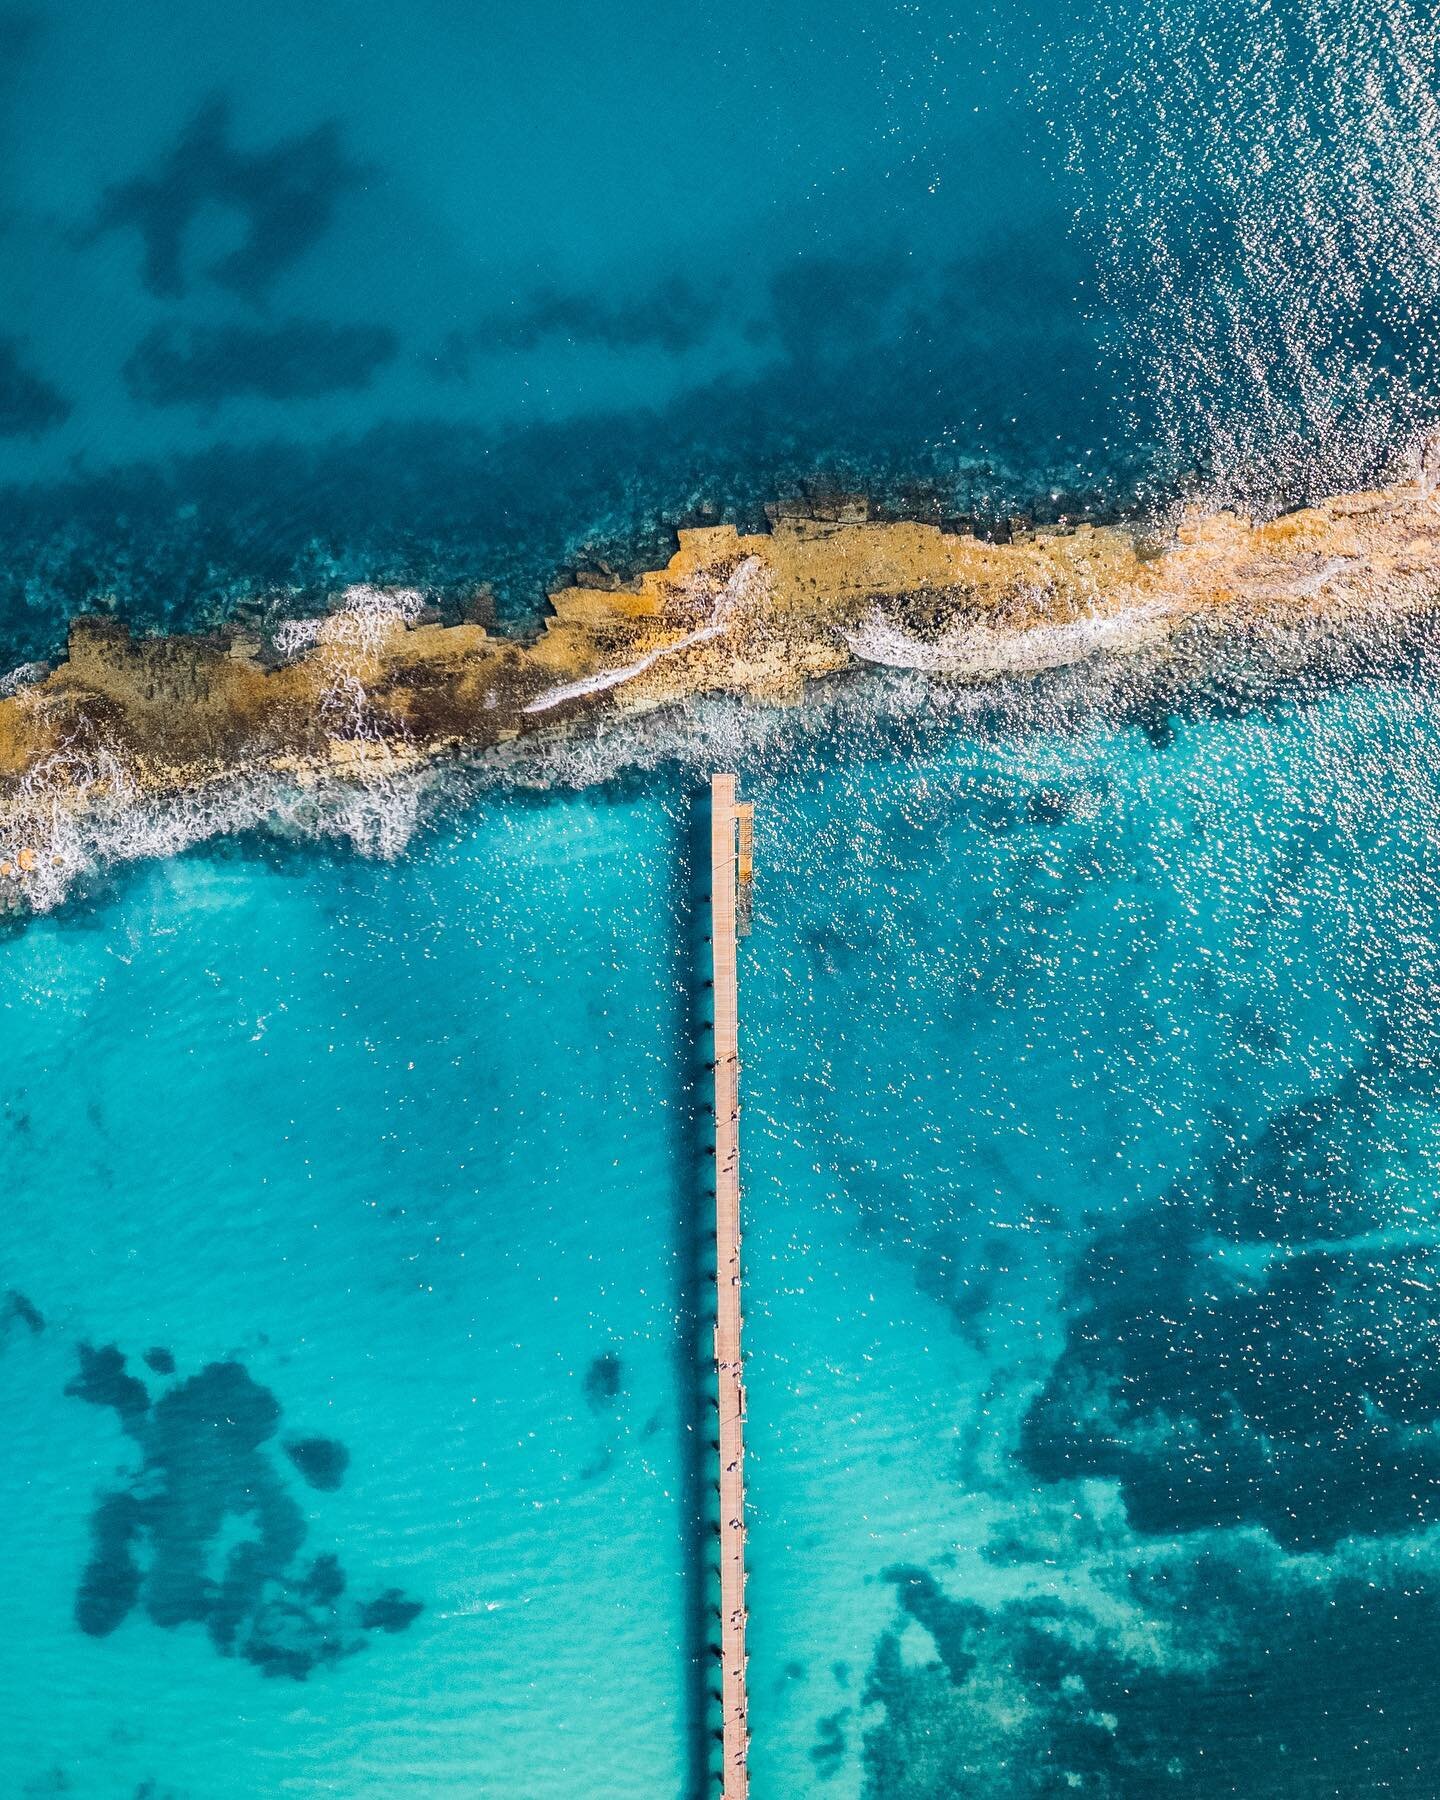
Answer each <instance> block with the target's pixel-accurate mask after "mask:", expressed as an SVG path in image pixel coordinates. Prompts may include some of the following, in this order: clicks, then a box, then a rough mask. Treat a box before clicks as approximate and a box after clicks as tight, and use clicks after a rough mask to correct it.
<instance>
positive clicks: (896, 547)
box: [0, 484, 1440, 905]
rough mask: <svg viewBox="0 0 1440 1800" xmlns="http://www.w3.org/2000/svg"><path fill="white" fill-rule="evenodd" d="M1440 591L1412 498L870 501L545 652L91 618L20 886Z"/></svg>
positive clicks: (683, 540)
mask: <svg viewBox="0 0 1440 1800" xmlns="http://www.w3.org/2000/svg"><path fill="white" fill-rule="evenodd" d="M1437 596H1440V499H1437V496H1436V495H1435V494H1434V493H1432V492H1430V491H1429V490H1428V487H1426V486H1423V485H1418V484H1405V485H1399V486H1395V487H1392V488H1385V489H1379V490H1376V491H1373V492H1366V493H1354V494H1346V495H1341V496H1339V497H1337V498H1335V499H1332V500H1329V501H1327V502H1325V503H1324V504H1322V505H1319V506H1315V507H1311V508H1307V509H1306V510H1304V511H1300V512H1295V513H1291V514H1288V515H1285V516H1283V517H1281V518H1278V519H1274V520H1270V521H1267V522H1264V523H1261V524H1249V523H1247V522H1245V521H1243V520H1241V519H1238V518H1236V517H1234V516H1233V515H1230V514H1216V515H1211V516H1208V517H1192V518H1190V519H1189V520H1187V521H1186V522H1185V523H1184V524H1183V525H1182V526H1181V527H1180V529H1179V531H1178V533H1177V534H1176V536H1175V538H1174V541H1173V542H1171V543H1170V544H1169V545H1167V546H1165V547H1163V548H1162V547H1160V546H1157V545H1147V544H1146V543H1145V542H1144V541H1143V540H1138V539H1137V538H1136V537H1135V536H1134V535H1133V534H1132V533H1130V532H1128V531H1125V530H1122V529H1120V528H1117V527H1087V526H1081V527H1080V528H1078V529H1075V530H1071V531H1056V532H1037V533H1035V534H1033V535H1030V536H1023V537H1020V538H1017V539H1015V540H1014V541H1011V542H1009V543H1005V544H995V543H989V542H985V541H982V540H980V539H977V538H974V537H969V536H960V535H955V534H951V533H946V532H943V531H941V530H939V529H938V528H936V527H935V526H932V525H921V524H903V523H900V524H897V523H879V522H873V521H870V520H868V519H866V518H865V517H864V516H863V507H855V506H851V507H849V508H846V509H843V510H840V511H838V512H837V514H836V516H835V517H833V518H828V519H824V518H818V519H817V518H814V517H803V518H801V517H789V516H781V517H779V518H777V519H776V521H775V524H774V527H773V529H772V530H771V531H769V532H767V533H764V534H757V535H743V536H742V535H741V534H739V533H738V532H737V531H736V530H734V529H733V528H731V527H728V526H715V527H710V528H706V529H701V530H694V531H684V532H682V533H681V534H680V541H679V548H678V550H677V551H676V553H675V555H674V556H673V557H672V558H671V560H670V562H669V563H668V564H667V565H666V567H665V568H663V569H659V570H655V571H652V572H649V573H647V574H644V575H643V576H641V577H640V578H639V579H638V580H637V581H634V582H633V583H630V584H628V585H625V584H621V583H619V582H618V581H616V580H615V579H614V578H607V577H599V578H597V577H590V578H588V579H585V580H582V581H578V582H577V584H576V585H574V586H571V587H566V588H564V589H562V590H561V591H559V592H557V593H555V594H553V595H552V596H551V602H550V606H551V610H550V614H549V616H548V617H547V619H546V620H545V623H544V628H543V629H542V630H540V631H539V632H537V634H536V635H535V636H534V637H533V638H531V639H529V640H527V641H519V640H516V639H514V638H509V637H505V636H502V635H496V634H493V633H491V632H488V631H487V630H486V629H485V628H484V627H482V626H480V625H477V624H459V625H449V626H445V625H438V624H427V623H423V622H421V614H422V611H423V609H422V607H421V603H420V598H419V596H418V595H417V594H415V593H413V592H409V591H405V590H384V589H374V588H364V589H352V590H349V591H348V592H347V594H346V595H344V596H343V597H342V600H341V604H340V606H339V607H338V609H337V610H336V611H335V612H334V613H332V614H331V615H330V616H329V617H328V618H326V619H323V620H320V621H311V622H299V621H297V622H292V623H291V624H290V625H288V626H286V627H283V628H282V629H281V630H280V631H278V632H277V633H275V634H274V635H273V636H272V637H271V638H269V639H267V638H262V637H261V636H259V635H257V634H254V633H251V632H248V631H240V630H236V631H233V632H229V633H223V634H217V635H207V636H174V637H156V638H133V637H131V635H130V634H129V632H128V631H127V629H126V628H125V626H124V625H122V624H119V623H117V622H115V621H113V620H111V619H109V618H93V617H87V618H79V619H77V620H76V621H75V622H74V625H73V627H72V630H71V634H70V644H69V653H68V657H67V659H66V660H65V661H64V662H63V663H61V664H60V665H58V666H57V667H56V668H55V669H53V670H52V671H50V672H49V673H47V674H45V675H44V676H43V678H41V679H39V680H35V681H32V682H30V684H29V685H26V686H23V687H21V688H20V689H19V691H17V692H15V693H13V694H12V695H10V696H9V697H8V698H5V699H0V892H3V893H6V894H8V895H9V896H10V897H11V899H12V902H13V901H22V900H23V901H28V902H29V903H31V904H41V905H43V904H47V903H48V900H49V898H51V897H53V896H54V895H55V894H56V893H58V892H59V891H60V890H61V889H62V888H63V886H64V885H65V879H66V878H65V875H64V865H65V862H66V859H67V856H74V855H78V854H80V852H79V851H78V850H77V849H76V848H74V846H75V844H76V843H77V842H78V841H79V838H78V837H77V833H78V834H79V837H83V829H84V823H85V819H86V816H87V815H88V814H91V813H96V812H99V811H104V810H106V809H109V810H111V811H113V810H114V809H115V808H117V807H124V806H133V805H134V804H136V803H137V802H139V801H142V800H147V799H148V800H158V799H165V800H168V801H171V802H177V801H181V800H185V799H186V798H187V797H189V798H191V799H195V798H199V797H203V796H204V795H205V794H206V793H207V792H208V793H213V792H215V791H217V790H219V789H223V788H224V787H225V785H226V784H233V783H235V782H237V781H242V780H243V781H248V782H254V781H255V780H256V779H257V778H270V779H272V780H273V779H280V780H283V781H285V782H286V783H288V784H290V785H291V786H292V787H294V788H299V789H305V788H307V787H315V786H317V785H325V784H334V783H337V782H340V783H348V784H358V785H362V786H363V785H364V784H367V783H374V782H377V781H386V780H391V779H393V778H394V777H395V776H397V775H398V774H400V773H402V772H404V771H405V770H408V769H413V768H415V767H417V766H419V765H423V764H424V763H425V762H427V761H429V760H431V759H434V758H437V757H442V756H447V755H454V754H460V755H469V754H476V753H481V752H484V751H486V750H487V749H490V748H492V747H494V746H498V745H502V744H506V743H511V742H516V741H518V740H522V739H523V738H524V737H525V736H526V734H528V733H532V732H546V733H553V731H554V730H555V729H556V728H557V727H562V728H563V726H564V725H565V724H566V723H569V722H573V721H575V720H576V719H577V718H585V717H590V716H592V715H596V714H598V713H600V712H602V711H604V710H612V711H613V710H617V709H618V710H623V711H627V712H633V711H636V710H642V709H650V708H655V707H663V706H666V705H668V704H671V703H673V702H676V701H678V700H681V699H683V698H685V697H686V696H689V695H694V694H699V693H707V692H730V693H734V694H737V695H743V696H746V697H748V698H750V699H752V700H754V701H757V702H760V703H771V704H775V703H786V702H789V701H793V700H795V699H797V698H798V697H799V696H800V695H801V694H802V693H803V691H804V688H805V684H806V683H807V682H808V681H811V680H814V679H816V678H819V677H823V676H827V675H832V674H835V673H837V672H839V671H840V670H842V669H844V668H846V667H847V666H849V665H852V664H854V663H855V662H856V661H857V660H861V661H871V662H879V663H890V664H899V665H901V666H905V667H909V668H915V669H920V670H923V671H926V672H929V673H931V674H933V675H934V676H936V677H937V678H943V679H950V680H954V679H966V680H974V679H980V678H983V677H985V676H986V675H987V674H993V673H997V672H1001V671H1005V670H1015V669H1025V668H1043V667H1050V666H1055V665H1057V664H1059V663H1064V662H1070V661H1074V660H1076V659H1078V658H1080V657H1084V656H1089V655H1093V654H1096V653H1097V652H1100V651H1106V652H1110V653H1114V652H1117V651H1125V650H1132V649H1135V648H1138V647H1141V646H1152V647H1153V646H1155V645H1157V644H1158V645H1163V644H1164V642H1165V640H1166V639H1167V637H1169V636H1171V635H1173V634H1174V633H1176V632H1177V631H1179V630H1181V629H1182V628H1183V627H1185V625H1186V624H1187V623H1188V622H1192V621H1194V620H1195V619H1196V617H1197V615H1202V616H1204V617H1206V618H1207V619H1208V620H1212V621H1215V622H1218V623H1222V624H1223V623H1225V622H1227V621H1234V622H1236V623H1237V624H1238V623H1240V622H1242V621H1243V622H1246V623H1251V622H1254V621H1256V620H1257V619H1265V618H1277V619H1280V620H1282V621H1303V620H1305V619H1307V618H1320V617H1324V618H1334V617H1336V616H1343V615H1344V614H1345V613H1346V612H1347V611H1351V610H1355V611H1359V610H1363V611H1364V612H1365V613H1366V614H1368V615H1373V613H1374V612H1375V611H1376V609H1377V608H1381V609H1387V610H1390V611H1394V612H1397V613H1401V612H1411V611H1415V610H1417V609H1420V608H1424V607H1428V606H1429V605H1431V604H1432V603H1433V602H1434V601H1435V599H1436V597H1437ZM57 872H58V873H57Z"/></svg>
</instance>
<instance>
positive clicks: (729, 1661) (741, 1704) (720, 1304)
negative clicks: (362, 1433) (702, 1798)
mask: <svg viewBox="0 0 1440 1800" xmlns="http://www.w3.org/2000/svg"><path fill="white" fill-rule="evenodd" d="M751 834H752V812H751V808H750V807H749V806H748V805H745V804H743V803H742V802H739V801H737V800H736V798H735V777H734V776H733V775H714V776H712V777H711V780H710V945H711V952H712V959H713V964H714V981H715V1288H716V1297H715V1377H716V1386H717V1391H718V1399H719V1408H720V1676H721V1706H722V1708H723V1714H724V1732H723V1736H724V1758H725V1772H724V1786H723V1800H748V1795H749V1792H750V1725H749V1714H748V1702H747V1698H746V1684H745V1663H746V1651H745V1623H746V1611H745V1369H744V1364H743V1362H742V1361H741V1351H740V1326H741V1316H742V1315H741V1306H740V1020H739V992H738V977H737V970H736V956H735V948H736V937H737V934H743V933H744V932H745V931H747V930H748V929H749V925H750V881H751V872H752V869H751V841H752V839H751Z"/></svg>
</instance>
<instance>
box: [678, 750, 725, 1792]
mask: <svg viewBox="0 0 1440 1800" xmlns="http://www.w3.org/2000/svg"><path fill="white" fill-rule="evenodd" d="M678 811H679V824H678V829H677V831H676V836H675V852H676V854H675V864H674V875H673V881H672V886H671V893H672V895H673V900H674V910H675V917H676V920H677V935H678V937H679V940H680V943H679V949H680V960H681V968H682V975H681V980H682V983H683V987H684V998H683V1000H682V1001H681V1002H680V1004H678V1005H677V1006H676V1008H675V1011H674V1014H673V1018H674V1030H675V1042H674V1046H673V1060H674V1067H675V1070H676V1072H677V1074H678V1075H679V1076H680V1079H681V1081H682V1084H683V1090H684V1101H683V1104H682V1106H681V1109H680V1114H679V1120H678V1123H677V1127H676V1143H675V1244H676V1295H675V1299H676V1313H677V1316H678V1318H679V1321H680V1324H679V1330H678V1331H677V1333H676V1337H675V1347H674V1355H675V1365H676V1390H677V1395H678V1400H679V1416H678V1418H677V1421H676V1425H677V1430H678V1432H679V1437H680V1515H681V1549H682V1554H683V1558H684V1601H683V1606H684V1629H683V1635H682V1644H683V1650H684V1658H685V1678H684V1684H683V1685H684V1692H683V1697H682V1719H683V1721H684V1729H685V1746H686V1757H685V1780H684V1787H683V1789H682V1792H683V1794H684V1795H685V1800H709V1797H710V1796H712V1795H713V1794H714V1793H715V1792H716V1791H717V1785H718V1782H719V1779H720V1761H719V1754H718V1752H719V1745H718V1738H719V1710H718V1709H719V1642H718V1634H717V1630H716V1621H717V1619H718V1616H719V1590H718V1571H717V1568H716V1563H715V1543H716V1523H717V1519H716V1513H715V1506H714V1502H713V1496H712V1492H711V1490H712V1487H713V1485H714V1482H713V1475H714V1469H715V1459H716V1457H717V1456H718V1454H719V1451H718V1444H717V1442H716V1415H715V1403H714V1393H715V1375H714V1343H713V1338H712V1328H713V1322H714V1321H713V1313H714V1307H713V1300H712V1296H713V1284H714V1279H715V1244H714V1234H713V1206H714V1193H715V1119H714V1111H713V1108H712V1106H711V1103H710V1098H709V1077H710V1061H711V1054H712V1038H711V1030H712V1025H713V1019H712V1010H711V983H710V945H709V937H708V925H709V908H708V902H709V890H710V804H709V796H708V794H707V793H706V792H705V791H704V789H703V787H702V786H701V785H700V783H699V781H698V780H697V781H696V782H695V783H694V785H693V788H692V789H691V791H690V792H689V793H688V794H685V795H683V796H681V797H679V806H678Z"/></svg>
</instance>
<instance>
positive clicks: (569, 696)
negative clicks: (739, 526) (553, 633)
mask: <svg viewBox="0 0 1440 1800" xmlns="http://www.w3.org/2000/svg"><path fill="white" fill-rule="evenodd" d="M769 578H770V577H769V571H768V570H766V569H765V568H764V566H763V564H762V563H761V561H760V558H759V557H758V556H747V557H746V558H745V560H744V561H743V562H742V563H740V564H739V565H738V566H737V568H736V569H735V571H734V573H733V574H732V575H731V576H730V577H729V579H728V580H727V581H726V583H725V585H724V586H723V587H722V588H721V589H720V590H719V592H718V593H715V594H713V597H711V596H710V594H709V591H708V584H706V590H705V591H706V596H707V598H710V607H709V613H708V617H707V619H706V622H705V624H703V625H702V626H700V627H699V628H698V629H697V630H695V631H691V632H687V633H686V634H685V636H684V637H681V638H677V639H676V641H675V642H674V643H673V644H662V645H660V647H659V648H658V649H655V650H650V651H647V652H646V654H645V655H644V656H641V657H639V658H637V659H636V661H634V662H631V663H625V664H624V665H623V666H622V667H620V668H615V669H602V670H601V671H600V672H599V674H597V675H584V676H581V677H580V678H579V679H578V680H576V681H562V682H561V683H560V684H559V686H557V687H552V688H546V690H545V691H544V693H543V694H538V695H537V696H536V697H535V699H533V700H532V701H531V702H530V704H529V705H528V706H527V707H526V708H525V711H526V712H527V713H542V712H549V711H550V709H551V708H552V707H556V706H559V705H561V704H562V703H563V702H564V701H566V700H580V699H583V698H584V697H585V696H586V695H587V694H603V693H604V692H605V690H606V689H607V688H613V687H619V686H621V685H622V683H624V682H627V681H633V680H634V679H635V677H636V676H637V675H643V674H644V673H645V671H646V670H647V669H653V668H654V667H655V665H656V663H658V662H659V661H661V659H662V658H664V657H667V656H675V655H676V654H678V652H680V651H681V650H689V649H692V648H693V647H694V646H695V645H696V644H703V643H706V642H707V641H708V640H710V639H711V638H718V637H722V636H723V635H724V634H725V633H726V632H727V631H728V630H729V629H730V625H731V622H732V620H733V619H734V617H735V615H736V613H737V611H738V610H739V608H740V607H741V606H742V605H743V604H744V603H745V602H746V601H747V600H749V599H751V598H753V597H754V595H755V590H756V588H757V586H758V585H759V584H760V583H761V582H762V581H767V582H768V580H769ZM702 579H703V578H702Z"/></svg>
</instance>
